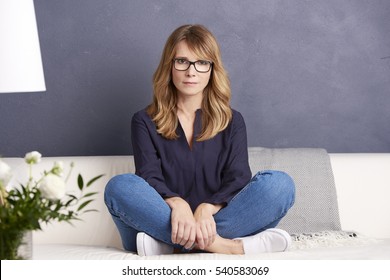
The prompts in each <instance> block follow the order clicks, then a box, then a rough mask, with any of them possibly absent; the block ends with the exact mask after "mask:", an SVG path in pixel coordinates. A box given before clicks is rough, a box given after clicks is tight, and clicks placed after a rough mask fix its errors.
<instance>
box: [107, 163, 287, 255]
mask: <svg viewBox="0 0 390 280" xmlns="http://www.w3.org/2000/svg"><path fill="white" fill-rule="evenodd" d="M104 200H105V203H106V205H107V208H108V211H109V212H110V213H111V215H112V218H113V220H114V222H115V224H116V226H117V228H118V230H119V233H120V236H121V239H122V244H123V247H124V249H126V250H128V251H133V252H136V251H137V246H136V235H137V233H138V232H145V233H147V234H148V235H150V236H152V237H154V238H155V239H157V240H160V241H162V242H164V243H167V244H170V245H172V246H173V247H176V248H181V246H180V245H176V244H173V243H172V241H171V209H170V207H169V206H168V204H167V203H166V202H165V201H164V200H163V198H162V197H161V196H160V195H159V194H158V193H157V191H156V190H155V189H154V188H153V187H151V186H150V185H149V184H148V183H147V182H146V181H145V180H143V179H142V178H140V177H138V176H137V175H134V174H122V175H118V176H115V177H113V178H112V179H111V180H110V181H109V182H108V184H107V186H106V189H105V193H104ZM294 200H295V186H294V183H293V180H292V179H291V178H290V176H288V175H287V174H286V173H284V172H281V171H271V170H267V171H262V172H259V173H257V174H256V175H255V176H254V177H253V178H252V179H251V181H250V182H249V183H248V185H246V186H245V187H244V188H243V189H242V190H241V191H240V192H239V193H238V194H237V195H236V196H234V197H233V198H232V200H231V201H230V202H229V203H228V204H227V206H226V207H224V208H222V209H221V210H220V211H219V212H218V213H217V214H215V215H214V220H215V223H216V225H217V233H218V235H220V236H221V237H224V238H229V239H233V238H237V237H244V236H248V235H253V234H256V233H258V232H261V231H263V230H266V229H267V228H273V227H275V226H276V225H277V224H278V223H279V221H280V220H281V219H282V218H283V217H284V216H285V215H286V213H287V211H288V210H289V209H290V208H291V206H292V205H293V204H294Z"/></svg>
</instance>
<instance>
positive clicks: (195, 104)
mask: <svg viewBox="0 0 390 280" xmlns="http://www.w3.org/2000/svg"><path fill="white" fill-rule="evenodd" d="M201 107H202V98H199V97H198V96H188V97H179V99H178V101H177V110H178V111H180V112H181V113H184V114H185V115H190V114H194V113H195V112H196V110H198V109H200V108H201Z"/></svg>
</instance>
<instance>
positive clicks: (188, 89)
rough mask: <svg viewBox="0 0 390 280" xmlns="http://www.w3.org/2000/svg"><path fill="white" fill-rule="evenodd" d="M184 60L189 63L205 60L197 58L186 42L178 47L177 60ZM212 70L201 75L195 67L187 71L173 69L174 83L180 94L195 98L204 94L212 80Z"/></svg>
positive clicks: (192, 66) (180, 43)
mask: <svg viewBox="0 0 390 280" xmlns="http://www.w3.org/2000/svg"><path fill="white" fill-rule="evenodd" d="M178 58H180V59H183V60H188V61H192V62H194V61H198V60H204V58H202V57H198V56H196V54H195V53H193V52H192V51H191V50H190V49H189V48H188V45H187V42H186V41H185V40H183V41H181V42H179V43H178V44H177V45H176V54H175V59H178ZM210 74H211V69H210V71H208V72H207V73H200V72H198V71H196V69H195V66H194V65H190V67H189V68H188V69H187V70H185V71H179V70H176V69H175V67H174V66H173V67H172V81H173V84H174V85H175V87H176V89H177V90H178V93H179V94H180V95H183V96H194V95H198V94H203V90H204V89H205V87H206V86H207V84H208V83H209V80H210Z"/></svg>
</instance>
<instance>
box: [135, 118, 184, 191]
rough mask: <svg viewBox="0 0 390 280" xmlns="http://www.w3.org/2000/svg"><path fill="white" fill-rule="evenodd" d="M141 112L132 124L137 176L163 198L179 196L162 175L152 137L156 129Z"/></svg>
mask: <svg viewBox="0 0 390 280" xmlns="http://www.w3.org/2000/svg"><path fill="white" fill-rule="evenodd" d="M141 112H142V111H141ZM141 112H138V113H136V114H134V116H133V118H132V122H131V141H132V145H133V153H134V162H135V167H136V171H135V174H136V175H138V176H140V177H141V178H143V179H144V180H145V181H146V182H148V183H149V185H150V186H152V187H153V188H154V189H155V190H156V191H157V192H158V193H159V194H160V195H161V196H162V197H172V196H178V194H176V193H174V192H172V191H171V190H170V189H169V188H168V186H167V185H166V183H165V179H164V176H163V174H162V170H161V160H160V158H159V156H158V153H157V149H156V147H155V143H154V142H153V139H152V136H151V135H152V133H156V128H155V127H154V124H153V123H152V122H151V121H150V119H147V118H145V116H143V114H141Z"/></svg>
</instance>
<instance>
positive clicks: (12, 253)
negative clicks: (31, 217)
mask: <svg viewBox="0 0 390 280" xmlns="http://www.w3.org/2000/svg"><path fill="white" fill-rule="evenodd" d="M0 258H1V260H31V259H32V231H6V232H4V231H3V232H1V233H0Z"/></svg>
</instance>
